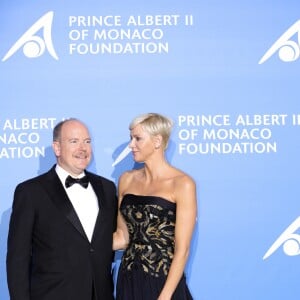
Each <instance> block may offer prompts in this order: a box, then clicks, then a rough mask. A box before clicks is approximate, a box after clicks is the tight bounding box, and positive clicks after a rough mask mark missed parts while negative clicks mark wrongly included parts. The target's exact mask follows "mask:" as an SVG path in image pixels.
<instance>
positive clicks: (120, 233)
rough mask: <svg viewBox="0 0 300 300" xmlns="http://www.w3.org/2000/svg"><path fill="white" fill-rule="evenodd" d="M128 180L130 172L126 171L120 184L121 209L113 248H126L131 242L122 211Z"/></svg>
mask: <svg viewBox="0 0 300 300" xmlns="http://www.w3.org/2000/svg"><path fill="white" fill-rule="evenodd" d="M127 181H128V173H124V174H123V175H122V176H121V177H120V180H119V186H118V199H119V200H118V202H119V210H118V217H117V230H116V231H115V232H114V234H113V250H122V249H125V248H126V247H127V245H128V242H129V235H128V230H127V225H126V223H125V220H124V219H123V217H122V214H121V212H120V205H121V201H122V198H123V195H124V190H125V187H126V186H127Z"/></svg>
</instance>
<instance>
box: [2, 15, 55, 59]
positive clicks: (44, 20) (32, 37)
mask: <svg viewBox="0 0 300 300" xmlns="http://www.w3.org/2000/svg"><path fill="white" fill-rule="evenodd" d="M53 15H54V13H53V11H49V12H47V13H46V14H45V15H43V16H42V17H41V18H40V19H39V20H37V21H36V22H35V23H34V24H33V25H32V26H31V27H30V28H29V29H28V30H27V31H26V32H25V33H24V34H23V35H22V36H21V37H20V38H19V39H18V40H17V41H16V42H15V44H14V45H13V46H12V47H11V48H10V49H9V50H8V52H7V53H6V54H5V56H4V57H3V58H2V61H3V62H4V61H6V60H8V59H9V58H10V57H11V56H12V55H13V54H15V53H16V52H17V51H18V50H19V49H20V48H23V53H24V55H25V56H26V57H28V58H37V57H39V56H41V55H43V54H44V53H45V51H46V50H47V51H48V53H49V54H50V55H51V56H52V57H53V58H54V59H56V60H58V57H57V54H56V52H55V49H54V47H53V43H52V37H51V29H52V20H53ZM41 30H42V35H41V36H42V37H41V36H39V35H38V34H37V33H38V32H39V31H41Z"/></svg>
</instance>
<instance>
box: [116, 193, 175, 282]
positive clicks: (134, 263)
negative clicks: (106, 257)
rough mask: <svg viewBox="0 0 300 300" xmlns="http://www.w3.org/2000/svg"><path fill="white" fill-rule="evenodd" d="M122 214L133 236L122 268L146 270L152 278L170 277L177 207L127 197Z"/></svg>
mask: <svg viewBox="0 0 300 300" xmlns="http://www.w3.org/2000/svg"><path fill="white" fill-rule="evenodd" d="M120 210H121V213H122V215H123V217H124V219H125V221H126V224H127V227H128V232H129V245H128V247H127V249H126V250H125V252H124V254H123V257H122V267H123V268H126V269H127V270H128V271H130V270H132V269H133V268H140V267H142V269H143V271H144V272H145V273H148V274H150V275H152V276H155V277H160V276H166V275H167V274H168V271H169V268H170V264H171V261H172V259H173V255H174V234H175V221H176V203H174V202H171V201H169V200H166V199H164V198H161V197H157V196H140V195H133V194H126V195H124V197H123V199H122V203H121V207H120Z"/></svg>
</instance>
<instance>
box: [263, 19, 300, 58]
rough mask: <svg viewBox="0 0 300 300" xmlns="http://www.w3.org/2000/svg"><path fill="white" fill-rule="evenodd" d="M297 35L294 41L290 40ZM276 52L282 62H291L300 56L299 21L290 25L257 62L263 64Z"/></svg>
mask: <svg viewBox="0 0 300 300" xmlns="http://www.w3.org/2000/svg"><path fill="white" fill-rule="evenodd" d="M295 34H297V37H296V38H295V40H296V41H294V40H291V38H292V37H293V36H294V35H295ZM277 50H278V56H279V58H280V59H281V60H282V61H284V62H292V61H295V60H297V59H298V58H299V55H300V20H299V21H297V22H296V23H295V24H294V25H292V26H291V27H290V28H289V29H288V30H287V31H286V32H284V33H283V34H282V36H281V37H279V39H278V40H277V41H276V42H275V43H274V44H273V45H272V46H271V47H270V49H269V50H268V51H267V52H266V53H265V55H264V56H263V57H262V58H261V60H260V61H259V64H262V63H264V62H265V61H266V60H268V59H269V58H270V57H271V56H272V55H273V54H274V53H275V52H276V51H277Z"/></svg>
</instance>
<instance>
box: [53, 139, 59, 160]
mask: <svg viewBox="0 0 300 300" xmlns="http://www.w3.org/2000/svg"><path fill="white" fill-rule="evenodd" d="M52 148H53V151H54V153H55V156H60V144H59V142H58V141H54V142H53V143H52Z"/></svg>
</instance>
